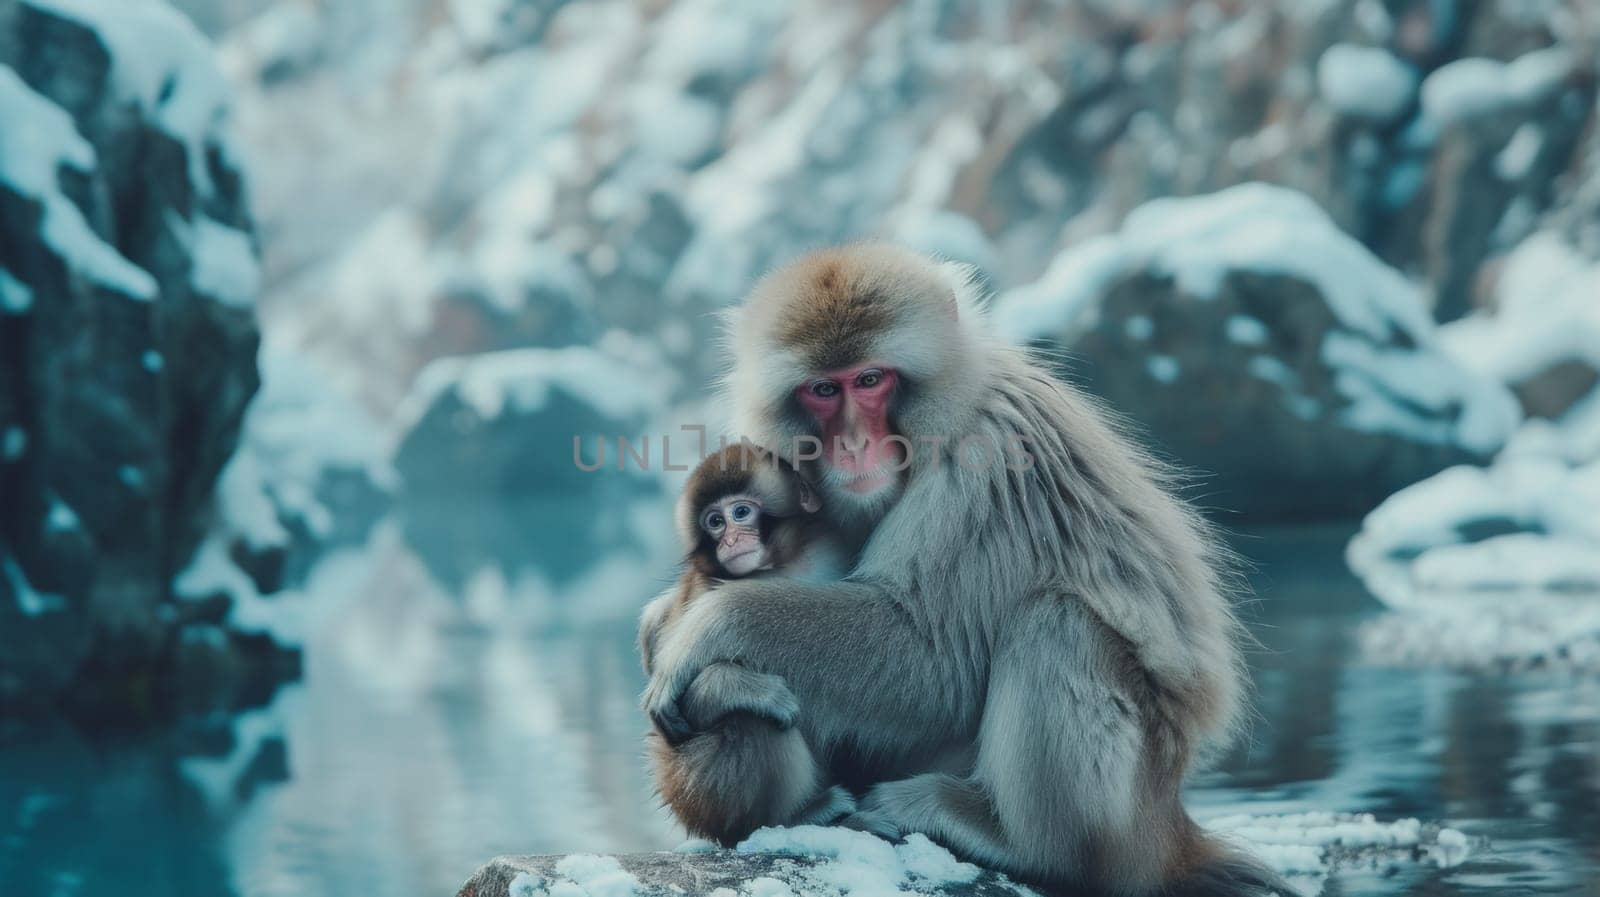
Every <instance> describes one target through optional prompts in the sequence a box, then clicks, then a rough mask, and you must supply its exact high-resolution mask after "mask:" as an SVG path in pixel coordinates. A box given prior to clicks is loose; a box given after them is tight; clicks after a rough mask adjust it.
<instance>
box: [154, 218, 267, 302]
mask: <svg viewBox="0 0 1600 897" xmlns="http://www.w3.org/2000/svg"><path fill="white" fill-rule="evenodd" d="M168 221H169V222H170V223H171V226H172V227H173V229H174V231H175V232H176V233H177V234H178V237H179V240H180V241H181V242H182V243H183V244H184V246H185V247H186V248H187V249H188V250H189V256H190V258H191V259H192V260H193V268H192V270H191V271H190V273H189V282H190V283H191V284H192V285H193V286H194V289H195V291H196V292H198V293H200V294H201V295H203V296H210V297H211V298H213V299H216V300H217V301H219V302H221V303H222V304H224V305H231V306H234V307H236V308H249V307H250V306H252V305H254V304H255V301H256V296H257V295H258V294H259V293H260V292H261V265H260V263H259V262H257V261H256V251H255V247H254V246H253V245H251V242H250V235H249V234H247V233H245V232H244V231H241V230H238V229H236V228H232V227H229V226H227V225H225V224H222V223H221V222H218V221H214V220H212V219H211V218H208V217H206V216H205V215H196V216H195V217H194V219H193V220H191V221H184V220H183V219H182V218H180V217H178V216H177V215H169V217H168Z"/></svg>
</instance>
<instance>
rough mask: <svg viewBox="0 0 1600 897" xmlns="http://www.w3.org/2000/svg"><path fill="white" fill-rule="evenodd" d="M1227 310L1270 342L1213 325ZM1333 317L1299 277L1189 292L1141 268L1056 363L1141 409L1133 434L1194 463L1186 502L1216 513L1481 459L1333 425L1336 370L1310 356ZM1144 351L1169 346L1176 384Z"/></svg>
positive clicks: (1242, 515) (1249, 276)
mask: <svg viewBox="0 0 1600 897" xmlns="http://www.w3.org/2000/svg"><path fill="white" fill-rule="evenodd" d="M1237 316H1248V317H1251V318H1254V319H1256V320H1259V321H1261V322H1262V324H1263V325H1265V327H1266V330H1267V333H1268V334H1269V336H1268V337H1267V338H1268V339H1269V340H1270V352H1268V353H1262V352H1261V351H1260V350H1259V348H1257V347H1255V346H1250V345H1240V344H1235V343H1230V342H1228V341H1226V340H1219V339H1217V338H1216V337H1215V335H1216V334H1220V333H1222V332H1224V331H1225V329H1226V326H1227V322H1228V320H1229V319H1230V318H1236V317H1237ZM1141 318H1148V319H1150V320H1152V321H1154V322H1155V326H1154V330H1153V331H1152V334H1151V336H1150V337H1149V339H1147V340H1139V339H1136V338H1134V337H1132V336H1130V335H1129V332H1128V331H1129V326H1128V322H1129V321H1130V320H1139V319H1141ZM1338 326H1339V325H1338V322H1337V321H1336V320H1334V318H1333V315H1332V314H1331V313H1330V312H1329V310H1328V307H1327V305H1326V303H1325V301H1324V300H1323V298H1322V296H1321V295H1320V294H1319V293H1318V292H1317V290H1316V288H1315V287H1314V286H1312V285H1311V284H1308V283H1306V282H1304V281H1300V280H1296V279H1293V278H1287V277H1278V276H1271V275H1261V274H1255V273H1250V272H1241V273H1238V274H1235V275H1232V276H1230V277H1228V278H1227V279H1226V280H1225V281H1224V282H1223V284H1222V286H1221V288H1220V289H1219V290H1218V292H1217V294H1216V295H1214V296H1210V297H1206V298H1203V299H1202V298H1198V297H1195V296H1193V295H1186V294H1185V293H1184V291H1183V290H1182V289H1181V288H1180V287H1179V286H1178V285H1177V284H1176V283H1175V282H1174V281H1173V279H1172V278H1170V277H1157V276H1152V275H1150V274H1148V273H1145V274H1140V275H1135V276H1133V277H1130V278H1128V279H1126V280H1123V281H1122V282H1120V283H1118V284H1116V285H1115V286H1114V287H1112V288H1111V289H1110V291H1109V292H1108V293H1107V295H1106V297H1105V302H1104V305H1103V307H1102V316H1101V319H1100V322H1099V324H1098V326H1096V327H1095V328H1094V329H1093V330H1092V331H1090V332H1088V333H1086V334H1084V335H1083V336H1082V337H1080V338H1078V339H1076V340H1075V341H1073V343H1072V345H1071V350H1070V354H1069V355H1068V356H1067V358H1066V360H1064V361H1063V362H1062V363H1060V364H1059V365H1058V367H1059V369H1060V371H1061V373H1062V375H1063V376H1065V377H1066V378H1067V379H1069V380H1074V381H1077V382H1079V383H1082V384H1083V385H1084V386H1086V387H1087V388H1088V389H1090V390H1091V391H1093V392H1095V393H1096V394H1098V395H1100V396H1101V397H1103V398H1105V399H1106V400H1107V401H1108V402H1110V404H1111V406H1112V407H1113V408H1118V409H1124V410H1125V411H1126V413H1129V414H1134V415H1137V418H1138V419H1139V420H1140V421H1148V423H1147V424H1144V425H1142V426H1141V430H1142V431H1143V435H1145V436H1146V437H1148V439H1147V441H1148V442H1149V443H1151V444H1152V445H1154V446H1155V447H1156V448H1157V449H1158V450H1159V451H1161V452H1163V453H1164V454H1165V455H1166V456H1167V457H1169V458H1174V459H1181V461H1182V463H1183V464H1184V465H1185V466H1186V467H1188V468H1190V469H1191V470H1193V471H1195V476H1196V480H1195V482H1194V484H1193V487H1192V490H1191V491H1192V493H1193V494H1194V496H1195V499H1196V501H1197V502H1199V503H1200V504H1201V505H1202V506H1203V507H1205V508H1207V509H1208V510H1211V511H1213V512H1220V513H1219V519H1220V520H1221V521H1222V522H1224V523H1228V522H1261V521H1291V520H1329V519H1340V518H1352V517H1355V516H1358V515H1359V514H1361V513H1363V512H1365V511H1367V510H1369V509H1371V508H1373V507H1376V506H1377V504H1378V503H1379V502H1381V501H1383V499H1384V498H1386V497H1388V496H1389V495H1391V494H1393V493H1394V492H1395V490H1397V489H1400V488H1402V487H1404V486H1406V485H1409V484H1411V483H1414V482H1416V481H1417V480H1418V479H1421V478H1423V477H1426V476H1428V475H1430V474H1433V473H1436V472H1437V471H1440V470H1443V469H1444V468H1446V467H1449V466H1452V465H1455V464H1466V463H1471V462H1482V461H1484V460H1485V458H1486V456H1485V455H1482V454H1478V453H1474V452H1472V451H1469V450H1467V449H1465V448H1463V447H1461V446H1459V445H1455V444H1451V443H1439V442H1428V441H1423V440H1418V439H1408V438H1404V437H1401V436H1396V435H1394V434H1388V433H1374V432H1363V431H1361V430H1359V429H1356V428H1352V427H1350V426H1348V425H1345V424H1342V423H1341V422H1340V421H1339V419H1338V415H1337V409H1338V408H1339V407H1340V406H1341V405H1343V404H1345V400H1344V399H1343V398H1342V397H1340V396H1339V392H1338V389H1337V386H1336V383H1335V380H1336V378H1337V377H1338V376H1339V372H1338V371H1337V370H1336V369H1335V368H1334V367H1332V366H1330V365H1329V364H1327V363H1326V362H1325V361H1324V359H1323V358H1322V356H1321V347H1322V343H1323V339H1324V337H1325V336H1326V335H1327V334H1328V333H1329V332H1330V331H1332V330H1335V329H1337V327H1338ZM1396 345H1399V343H1398V342H1397V343H1396ZM1147 352H1155V353H1159V354H1161V355H1162V356H1164V357H1166V358H1170V359H1172V362H1173V363H1174V364H1175V365H1176V367H1177V368H1178V369H1179V370H1181V371H1183V372H1185V373H1184V374H1180V377H1181V381H1180V383H1178V384H1175V385H1170V386H1169V385H1166V384H1163V383H1161V382H1160V381H1159V380H1158V379H1156V378H1154V377H1152V376H1151V374H1150V372H1149V371H1148V370H1147V368H1146V365H1145V359H1146V357H1147V356H1146V355H1145V353H1147ZM1263 357H1270V358H1272V359H1274V360H1275V361H1277V362H1279V363H1281V365H1282V367H1281V368H1277V370H1281V371H1282V372H1283V374H1282V376H1283V377H1284V378H1292V379H1293V380H1294V381H1295V382H1296V384H1297V386H1298V392H1299V394H1300V395H1301V396H1302V397H1304V398H1305V399H1306V400H1308V404H1307V405H1306V406H1305V410H1304V411H1297V410H1296V407H1295V405H1294V404H1291V403H1289V402H1286V401H1285V400H1284V388H1283V385H1282V382H1281V381H1279V380H1273V379H1266V378H1263V377H1261V376H1259V374H1258V373H1257V372H1256V371H1255V370H1252V365H1253V364H1258V362H1255V361H1254V360H1255V359H1257V358H1263ZM1310 403H1315V409H1316V410H1315V411H1312V410H1311V408H1312V405H1311V404H1310ZM1423 413H1426V412H1423ZM1456 413H1458V412H1456V411H1445V412H1442V413H1441V415H1440V417H1441V419H1445V420H1448V419H1449V418H1450V417H1452V416H1453V415H1454V414H1456Z"/></svg>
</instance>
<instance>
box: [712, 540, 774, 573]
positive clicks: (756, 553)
mask: <svg viewBox="0 0 1600 897" xmlns="http://www.w3.org/2000/svg"><path fill="white" fill-rule="evenodd" d="M763 554H764V553H763V552H762V550H761V546H759V545H756V546H753V547H750V548H746V549H745V550H743V551H740V552H738V553H737V554H732V555H729V556H728V557H727V559H725V560H724V561H723V562H722V566H724V567H726V568H727V569H728V572H729V573H732V574H733V575H734V576H744V575H746V574H748V573H752V572H754V571H755V570H756V569H757V568H759V567H760V566H761V565H762V563H763V562H764V560H765V558H764V557H763Z"/></svg>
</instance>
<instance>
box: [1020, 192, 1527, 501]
mask: <svg viewBox="0 0 1600 897" xmlns="http://www.w3.org/2000/svg"><path fill="white" fill-rule="evenodd" d="M995 318H996V324H997V326H998V327H1000V329H1001V330H1002V332H1003V333H1005V334H1006V335H1007V336H1010V337H1013V338H1016V339H1020V340H1023V341H1027V342H1031V343H1032V344H1033V345H1035V346H1038V347H1041V348H1043V349H1044V350H1045V351H1046V353H1047V355H1048V356H1049V357H1050V358H1052V359H1055V360H1056V362H1057V367H1058V368H1059V370H1060V371H1061V373H1062V374H1063V375H1064V376H1066V377H1067V378H1069V379H1074V380H1077V381H1079V382H1081V383H1082V384H1083V385H1084V386H1086V387H1087V388H1088V389H1089V390H1091V391H1092V392H1094V393H1096V394H1098V395H1100V396H1101V397H1103V398H1104V399H1106V400H1107V401H1108V402H1109V403H1110V404H1111V406H1112V407H1113V408H1115V409H1117V410H1118V411H1120V412H1122V413H1124V414H1126V415H1128V416H1129V417H1131V418H1133V419H1134V420H1135V421H1137V422H1138V424H1139V429H1141V430H1142V431H1144V435H1148V437H1149V439H1150V441H1151V442H1152V443H1154V444H1155V446H1156V447H1157V448H1158V450H1160V451H1161V452H1162V453H1163V454H1165V455H1167V456H1168V457H1169V458H1172V459H1174V460H1176V461H1178V462H1179V463H1180V464H1182V465H1183V466H1184V467H1186V468H1188V469H1191V470H1194V471H1196V472H1197V473H1198V482H1197V484H1196V485H1195V487H1194V489H1193V494H1194V496H1195V497H1196V499H1197V501H1198V502H1199V503H1200V504H1201V505H1202V506H1204V507H1206V508H1208V509H1211V510H1213V511H1217V512H1220V515H1219V516H1220V517H1221V518H1222V519H1223V520H1224V521H1229V522H1235V523H1245V522H1263V521H1279V520H1319V519H1338V518H1350V517H1354V516H1357V515H1359V514H1362V513H1364V512H1366V511H1368V510H1371V509H1372V508H1373V507H1375V506H1376V505H1377V503H1378V502H1380V501H1382V500H1383V498H1384V497H1386V496H1388V495H1390V494H1392V493H1393V492H1394V491H1395V490H1396V489H1399V488H1401V487H1403V486H1406V485H1408V484H1410V483H1413V482H1416V481H1417V480H1418V479H1421V478H1423V477H1426V476H1429V475H1431V474H1433V473H1436V472H1438V471H1439V470H1442V469H1444V468H1446V467H1449V466H1452V465H1454V464H1462V463H1469V462H1482V461H1485V460H1487V459H1488V458H1489V457H1491V456H1492V455H1493V453H1494V452H1495V451H1497V450H1498V449H1500V447H1501V446H1503V445H1504V444H1505V442H1506V440H1507V439H1508V438H1510V436H1511V434H1512V432H1513V430H1514V428H1515V426H1516V424H1517V422H1518V420H1519V418H1520V412H1519V410H1518V408H1517V406H1516V402H1515V399H1514V398H1513V396H1512V395H1511V393H1510V392H1509V391H1507V390H1506V389H1505V387H1504V386H1503V385H1502V384H1500V383H1499V382H1497V381H1495V380H1494V379H1492V378H1491V377H1489V376H1486V375H1484V374H1482V373H1479V372H1476V371H1474V370H1471V369H1469V368H1468V367H1467V366H1465V365H1463V364H1462V363H1461V362H1460V361H1459V360H1458V359H1456V358H1453V357H1451V356H1450V355H1448V354H1447V353H1446V352H1445V351H1443V349H1442V348H1441V347H1440V345H1439V331H1438V328H1436V327H1435V326H1434V325H1433V323H1432V321H1431V320H1430V319H1429V317H1428V314H1427V310H1426V308H1425V307H1424V306H1423V304H1422V300H1421V297H1420V295H1419V294H1418V291H1417V289H1416V288H1415V287H1414V286H1412V285H1411V284H1410V283H1408V282H1407V281H1406V280H1405V279H1404V278H1402V277H1400V276H1399V275H1398V274H1397V273H1396V272H1395V271H1393V270H1392V269H1390V268H1388V267H1387V266H1385V265H1384V264H1383V263H1382V262H1381V261H1379V260H1378V259H1377V258H1375V257H1374V256H1373V255H1372V254H1371V253H1370V252H1369V251H1368V250H1367V249H1365V248H1364V247H1362V246H1361V245H1360V244H1359V243H1356V242H1355V241H1354V240H1352V239H1350V237H1349V236H1347V235H1346V234H1344V233H1343V232H1342V231H1340V230H1339V229H1338V228H1336V227H1335V226H1334V225H1333V223H1332V221H1330V220H1329V218H1328V217H1327V216H1326V215H1325V214H1324V213H1323V212H1322V211H1321V210H1320V209H1319V208H1318V207H1317V206H1315V205H1314V204H1312V203H1310V202H1308V201H1307V200H1306V199H1305V198H1304V197H1303V196H1302V195H1300V194H1297V193H1294V192H1292V191H1287V190H1282V189H1280V188H1274V187H1267V186H1265V185H1244V186H1240V187H1234V188H1230V189H1228V190H1225V191H1221V192H1218V193H1215V194H1212V195H1210V196H1203V197H1192V198H1187V199H1168V200H1159V201H1155V202H1151V203H1149V204H1146V205H1144V206H1141V207H1140V208H1139V209H1137V210H1135V211H1134V212H1133V213H1132V214H1130V215H1129V216H1128V218H1127V220H1126V222H1125V223H1124V226H1123V228H1122V230H1121V231H1120V232H1119V233H1117V234H1115V235H1111V236H1106V237H1101V238H1097V239H1096V240H1095V241H1092V242H1090V243H1087V244H1085V245H1083V246H1081V247H1078V248H1076V249H1074V250H1070V251H1068V252H1067V253H1064V254H1063V255H1062V256H1061V258H1059V259H1058V260H1057V262H1056V264H1055V265H1053V266H1052V268H1051V270H1049V271H1047V272H1046V273H1045V275H1044V276H1043V277H1041V278H1040V280H1039V282H1038V283H1036V284H1034V285H1031V286H1029V287H1025V288H1021V289H1019V290H1015V291H1012V292H1009V293H1006V294H1003V295H1002V296H1001V297H1000V298H999V299H998V300H997V302H996V306H995Z"/></svg>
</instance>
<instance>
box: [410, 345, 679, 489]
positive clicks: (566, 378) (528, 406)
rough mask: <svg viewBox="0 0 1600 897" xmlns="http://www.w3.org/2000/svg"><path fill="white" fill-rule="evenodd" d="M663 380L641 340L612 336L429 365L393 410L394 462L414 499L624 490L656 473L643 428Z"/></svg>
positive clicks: (670, 378) (668, 376)
mask: <svg viewBox="0 0 1600 897" xmlns="http://www.w3.org/2000/svg"><path fill="white" fill-rule="evenodd" d="M675 381H676V377H675V376H674V374H673V373H672V371H671V369H670V368H668V367H667V366H665V365H664V364H663V363H662V362H661V360H660V357H659V355H658V354H657V353H655V352H654V351H653V350H652V347H651V346H650V344H648V343H646V342H644V341H642V340H639V339H637V338H634V337H630V336H628V335H627V334H624V333H622V332H612V333H611V334H608V335H607V336H606V337H605V338H603V339H602V340H601V341H600V342H599V343H598V344H597V345H596V346H595V347H589V346H569V347H567V348H562V349H515V350H507V351H504V352H490V353H485V354H481V355H476V356H470V357H465V358H444V359H440V360H438V361H435V362H433V363H432V364H430V365H429V366H428V367H427V368H425V369H423V371H422V373H421V374H419V375H418V377H417V380H416V382H415V383H414V384H413V385H412V389H411V392H410V394H409V395H408V396H407V397H406V399H405V401H404V402H403V403H402V404H401V406H400V409H399V411H398V412H397V414H396V422H397V433H398V434H399V439H398V446H397V448H396V451H395V466H396V468H397V469H398V470H399V472H400V475H401V477H402V478H403V480H404V483H405V489H406V492H407V494H408V495H417V496H424V495H441V494H455V493H457V492H460V491H462V490H466V491H467V492H468V494H473V493H478V494H492V495H511V496H517V495H522V496H529V495H532V496H546V497H548V496H555V495H564V494H572V493H582V494H592V493H594V492H596V491H597V490H600V491H603V487H604V486H605V485H606V484H608V483H612V482H632V483H636V482H638V480H639V479H640V475H641V474H643V475H644V478H649V477H651V476H658V475H659V474H660V472H661V470H662V467H661V465H662V463H663V459H662V457H661V454H660V452H661V444H660V441H659V440H660V436H659V435H658V434H655V433H650V432H649V431H648V430H647V429H646V427H647V425H648V424H649V423H650V422H651V420H652V419H653V418H655V417H657V416H658V415H660V414H661V413H662V412H663V411H665V410H666V408H667V407H668V403H669V400H670V398H671V396H672V394H673V391H674V389H675V387H676V383H675ZM619 438H621V439H626V440H628V441H629V445H630V451H636V452H643V454H642V455H640V456H639V460H637V461H636V460H633V457H634V456H632V455H628V456H624V455H623V454H622V453H623V449H621V448H620V447H619V443H618V440H619ZM585 468H587V469H585ZM630 488H632V487H630Z"/></svg>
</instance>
